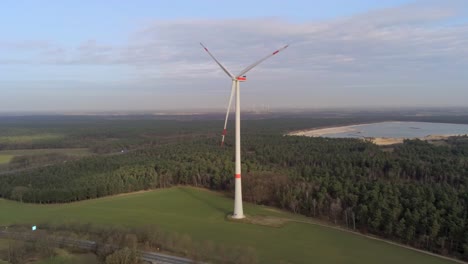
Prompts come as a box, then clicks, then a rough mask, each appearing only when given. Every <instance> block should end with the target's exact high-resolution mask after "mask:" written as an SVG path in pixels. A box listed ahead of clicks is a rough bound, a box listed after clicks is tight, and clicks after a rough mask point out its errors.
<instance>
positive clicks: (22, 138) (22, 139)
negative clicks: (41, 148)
mask: <svg viewBox="0 0 468 264" xmlns="http://www.w3.org/2000/svg"><path fill="white" fill-rule="evenodd" d="M63 137H64V135H61V134H51V133H43V134H34V135H19V136H0V143H2V144H5V143H33V142H37V141H49V140H55V139H61V138H63Z"/></svg>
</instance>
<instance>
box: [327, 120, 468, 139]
mask: <svg viewBox="0 0 468 264" xmlns="http://www.w3.org/2000/svg"><path fill="white" fill-rule="evenodd" d="M342 128H343V129H338V130H337V131H335V133H333V132H332V133H324V134H322V135H321V136H322V137H330V138H364V137H373V138H379V137H380V138H423V137H427V136H434V135H466V134H468V125H462V124H446V123H426V122H382V123H373V124H363V125H354V126H347V127H342Z"/></svg>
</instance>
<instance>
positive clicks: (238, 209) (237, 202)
mask: <svg viewBox="0 0 468 264" xmlns="http://www.w3.org/2000/svg"><path fill="white" fill-rule="evenodd" d="M200 45H201V46H202V47H203V48H204V49H205V51H206V52H207V53H208V54H209V55H210V57H211V58H212V59H213V60H214V61H215V62H216V63H217V64H218V65H219V67H221V69H222V70H223V71H224V72H225V73H226V74H227V75H228V76H229V78H231V80H232V86H231V96H230V97H229V103H228V107H227V112H226V118H225V120H224V129H223V133H222V138H221V146H223V145H224V137H225V136H226V133H227V131H226V126H227V121H228V116H229V110H230V109H231V102H232V98H233V95H234V92H235V94H236V171H235V197H234V213H233V214H232V218H234V219H242V218H244V217H245V216H244V210H243V208H242V184H241V154H240V147H241V144H240V140H241V139H240V86H239V83H240V82H245V81H246V80H247V77H246V76H245V74H246V73H247V72H248V71H250V70H252V69H253V68H254V67H255V66H257V65H259V64H260V63H262V62H263V61H265V60H267V59H268V58H270V57H272V56H274V55H276V54H277V53H278V52H280V51H282V50H284V49H285V48H287V47H288V45H286V46H284V47H282V48H281V49H279V50H276V51H275V52H273V53H271V54H269V55H268V56H266V57H264V58H262V59H260V60H259V61H257V62H255V63H253V64H251V65H250V66H248V67H247V68H245V69H243V70H242V71H241V72H240V73H239V74H237V75H235V76H234V75H233V74H232V73H230V72H229V71H228V70H227V69H226V67H224V66H223V65H222V64H221V63H220V62H219V61H218V60H217V59H216V58H215V57H214V56H213V54H211V52H210V51H209V50H208V49H207V48H206V47H205V46H204V45H203V44H202V43H200Z"/></svg>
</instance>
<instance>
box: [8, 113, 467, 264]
mask: <svg viewBox="0 0 468 264" xmlns="http://www.w3.org/2000/svg"><path fill="white" fill-rule="evenodd" d="M382 118H384V117H375V116H372V117H359V118H336V119H307V118H303V119H297V120H290V119H288V120H281V119H276V120H275V119H270V120H261V121H259V122H255V121H256V120H247V121H246V122H245V127H244V128H243V131H244V134H243V142H242V146H243V149H242V166H243V167H242V169H243V172H242V173H243V178H242V179H243V188H244V189H243V192H244V199H246V200H248V201H250V202H253V203H256V204H265V205H272V206H277V207H280V208H283V209H286V210H289V211H291V212H294V213H298V214H303V215H306V216H310V217H315V218H319V219H323V220H327V221H330V222H332V223H334V224H337V225H340V226H342V227H345V228H349V229H351V230H356V231H359V232H362V233H369V234H374V235H378V236H381V237H384V238H387V239H391V240H394V241H398V242H401V243H404V244H408V245H411V246H414V247H417V248H421V249H425V250H429V251H431V252H436V253H439V254H443V255H450V256H455V257H459V258H463V259H465V260H468V137H466V136H465V137H452V138H449V139H448V140H445V141H443V142H441V144H437V145H435V144H431V143H428V142H425V141H421V140H406V141H405V142H404V143H403V144H399V145H394V146H390V147H379V146H377V145H374V144H372V143H370V142H365V141H362V140H358V139H327V138H307V137H299V136H284V135H282V134H283V133H284V132H285V131H288V130H291V129H300V128H304V127H306V126H316V127H321V126H329V125H334V124H348V123H356V122H363V121H367V122H372V121H375V120H379V119H382ZM385 118H388V117H385ZM399 118H400V119H405V117H399ZM436 118H440V117H436ZM357 119H359V120H357ZM394 119H395V118H393V120H394ZM453 119H458V120H459V123H464V122H466V118H465V119H462V118H459V117H453ZM413 121H414V120H413ZM417 121H419V120H417ZM423 121H424V120H423ZM426 121H427V120H426ZM429 121H432V120H429ZM86 122H89V121H86ZM93 122H97V121H93ZM106 122H110V121H102V123H101V124H100V125H101V126H102V127H105V129H103V130H99V129H98V128H99V123H97V124H98V125H96V126H94V125H89V123H88V125H89V126H88V130H86V127H87V126H86V125H85V126H83V127H85V128H83V130H81V132H80V133H78V132H76V131H75V132H73V133H71V134H70V133H68V134H67V133H66V132H64V131H66V129H69V130H74V129H72V128H70V127H73V126H75V125H76V122H75V123H73V124H70V125H69V126H66V129H65V128H64V127H65V126H63V125H62V126H61V127H59V128H57V129H55V133H59V134H65V135H67V136H64V137H62V138H60V139H57V140H56V141H55V143H52V142H50V141H48V142H40V143H38V144H39V145H38V146H40V147H44V146H50V145H48V144H58V145H55V146H62V145H63V146H64V147H65V146H66V147H70V144H72V145H73V146H75V147H84V146H89V147H91V146H92V142H97V141H98V140H97V139H96V138H100V137H102V138H103V139H108V138H116V139H117V140H114V141H113V143H110V145H106V144H102V145H101V146H102V148H103V149H116V150H118V149H119V148H122V147H125V148H126V149H128V150H129V151H128V152H125V153H113V152H111V151H96V152H95V153H96V155H91V156H87V157H83V158H80V159H71V160H67V162H59V163H55V164H53V165H49V166H43V167H39V168H35V169H31V170H24V171H13V172H11V173H7V174H4V175H1V176H0V197H2V198H7V199H13V200H18V201H21V202H30V203H65V202H73V201H79V200H85V199H93V198H97V197H103V196H107V195H113V194H118V193H124V192H132V191H138V190H145V189H155V188H167V187H170V186H175V185H193V186H200V187H205V188H209V189H213V190H220V191H225V192H227V193H232V191H233V169H234V166H233V161H234V155H233V154H234V151H233V150H234V146H233V137H232V136H228V139H227V142H226V145H225V147H224V148H221V147H220V146H219V137H218V135H217V133H214V132H213V131H216V130H214V128H215V127H216V128H218V127H219V121H213V120H201V121H170V120H159V121H153V123H156V124H158V125H155V124H151V123H150V122H147V121H141V120H140V121H131V122H130V123H132V122H133V123H132V125H133V126H131V125H127V126H124V128H120V126H118V125H117V124H118V123H112V122H110V123H111V124H112V125H109V123H106ZM161 124H165V125H161ZM307 124H309V125H307ZM12 126H13V125H12ZM57 126H58V125H57ZM13 127H15V129H18V125H16V126H13ZM49 127H51V126H49ZM52 127H53V126H52ZM96 127H97V128H96ZM130 127H133V128H134V129H133V130H132V129H129V128H130ZM135 127H136V128H135ZM114 128H115V130H114ZM23 129H24V127H23ZM36 129H37V128H36ZM44 131H46V132H47V133H51V129H47V130H46V129H45V128H44ZM83 131H86V133H88V134H86V133H85V132H83ZM103 131H104V132H103ZM142 131H144V133H142ZM170 131H178V133H177V135H179V136H178V137H174V136H173V134H171V133H170ZM52 132H54V131H52ZM91 132H93V133H91ZM4 133H5V132H4ZM129 136H134V137H133V138H131V139H129V138H128V137H129ZM80 138H81V140H79V139H80ZM86 139H89V140H86ZM95 140H96V141H95ZM90 142H91V143H90ZM103 142H106V140H103ZM114 142H119V143H118V144H117V145H114V144H115V143H114ZM21 144H23V143H21V142H14V143H4V144H3V145H1V146H2V147H3V148H4V149H14V148H18V147H20V146H21ZM28 144H30V145H31V146H32V147H34V143H33V144H31V143H28ZM41 144H42V145H41ZM119 144H120V145H119ZM115 146H117V147H115ZM102 153H105V154H102ZM98 154H100V155H98Z"/></svg>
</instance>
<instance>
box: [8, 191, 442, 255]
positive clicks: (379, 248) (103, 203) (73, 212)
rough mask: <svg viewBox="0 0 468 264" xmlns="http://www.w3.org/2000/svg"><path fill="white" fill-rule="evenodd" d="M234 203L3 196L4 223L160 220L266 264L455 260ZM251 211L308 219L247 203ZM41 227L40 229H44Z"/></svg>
mask: <svg viewBox="0 0 468 264" xmlns="http://www.w3.org/2000/svg"><path fill="white" fill-rule="evenodd" d="M232 206H233V201H232V200H231V199H228V198H225V197H224V196H222V195H221V194H218V193H214V192H211V191H206V190H199V189H195V188H188V187H177V188H171V189H163V190H156V191H151V192H143V193H135V194H129V195H120V196H114V197H107V198H101V199H95V200H88V201H82V202H76V203H72V204H63V205H33V204H20V203H18V202H12V201H7V200H1V199H0V212H2V213H1V214H0V225H8V224H13V223H28V224H35V223H39V222H41V221H56V222H58V221H60V222H67V221H71V222H74V221H80V222H93V223H98V224H106V225H115V224H123V225H142V224H155V225H158V226H160V227H161V228H164V229H166V230H168V231H175V232H180V233H186V234H189V235H191V236H192V238H193V239H195V240H199V241H205V240H211V241H213V242H215V243H223V244H225V245H227V246H235V245H243V246H251V247H253V248H255V249H256V251H257V254H258V256H259V260H260V262H261V263H392V264H393V263H398V264H404V263H425V264H436V263H450V261H448V260H444V259H441V258H437V257H433V256H429V255H426V254H423V253H419V252H415V251H412V250H409V249H405V248H401V247H398V246H395V245H390V244H387V243H385V242H382V241H375V240H371V239H369V238H366V237H363V236H358V235H354V234H351V233H348V232H344V231H340V230H336V229H332V228H328V227H323V226H318V225H314V224H310V223H298V222H289V223H288V224H286V225H285V226H283V227H281V228H275V227H268V226H260V225H254V224H246V223H237V222H231V221H226V220H225V216H226V214H228V213H229V212H230V211H231V210H232ZM244 210H245V213H246V214H248V215H268V216H276V217H283V218H290V219H296V220H301V219H302V220H304V219H306V218H305V217H301V216H297V215H292V214H289V213H284V212H281V211H278V210H274V209H272V208H268V207H262V206H255V205H251V204H245V209H244ZM39 228H40V227H39Z"/></svg>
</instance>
